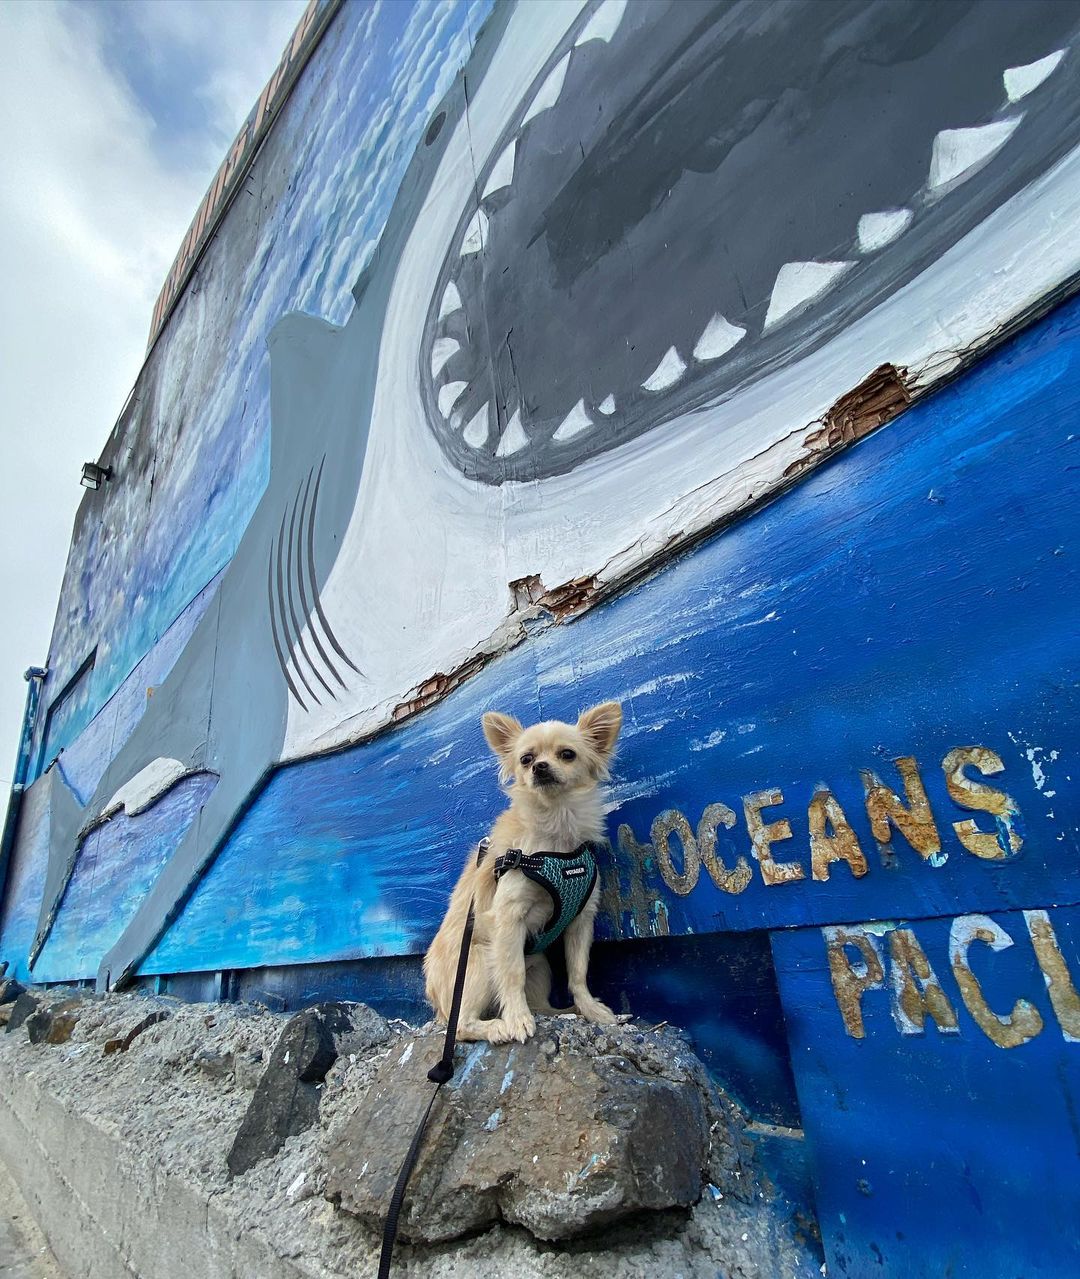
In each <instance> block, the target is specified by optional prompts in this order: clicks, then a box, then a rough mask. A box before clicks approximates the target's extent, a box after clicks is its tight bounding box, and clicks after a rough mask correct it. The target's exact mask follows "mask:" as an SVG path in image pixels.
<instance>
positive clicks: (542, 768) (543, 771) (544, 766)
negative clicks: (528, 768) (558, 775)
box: [532, 759, 551, 777]
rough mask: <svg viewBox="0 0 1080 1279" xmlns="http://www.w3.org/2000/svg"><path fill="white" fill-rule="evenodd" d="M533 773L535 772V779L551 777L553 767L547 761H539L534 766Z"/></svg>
mask: <svg viewBox="0 0 1080 1279" xmlns="http://www.w3.org/2000/svg"><path fill="white" fill-rule="evenodd" d="M532 771H533V776H534V777H550V776H551V765H550V764H549V763H548V762H547V760H546V759H538V760H537V761H536V763H535V764H534V765H533V769H532Z"/></svg>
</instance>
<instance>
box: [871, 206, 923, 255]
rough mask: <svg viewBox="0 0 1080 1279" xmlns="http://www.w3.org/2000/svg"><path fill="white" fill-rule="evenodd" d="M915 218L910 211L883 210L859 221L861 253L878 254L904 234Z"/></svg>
mask: <svg viewBox="0 0 1080 1279" xmlns="http://www.w3.org/2000/svg"><path fill="white" fill-rule="evenodd" d="M914 216H915V214H914V213H912V211H911V210H910V209H882V210H881V211H880V212H878V213H864V214H863V215H862V217H861V218H860V219H859V252H860V253H876V252H877V251H878V250H879V249H883V248H884V247H885V246H886V245H887V244H892V242H893V240H895V239H897V237H898V236H901V235H903V234H904V232H905V231H906V230H907V229H908V227H909V226H910V225H911V219H912V218H913V217H914Z"/></svg>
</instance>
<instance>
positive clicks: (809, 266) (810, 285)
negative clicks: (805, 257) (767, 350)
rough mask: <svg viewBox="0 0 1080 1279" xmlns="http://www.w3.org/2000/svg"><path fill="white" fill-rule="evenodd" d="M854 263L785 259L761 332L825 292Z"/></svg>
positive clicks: (774, 286)
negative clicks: (789, 260) (787, 260)
mask: <svg viewBox="0 0 1080 1279" xmlns="http://www.w3.org/2000/svg"><path fill="white" fill-rule="evenodd" d="M854 265H855V263H854V262H785V263H784V265H783V266H782V267H781V268H780V270H779V272H778V273H777V276H776V283H775V284H774V285H773V291H772V297H770V299H769V310H768V313H767V314H766V316H765V324H764V326H763V331H767V330H769V329H771V328H772V327H773V326H774V325H776V324H779V323H780V321H781V320H786V319H787V317H788V316H789V315H791V314H792V313H793V312H795V311H801V310H802V308H803V307H804V306H807V305H808V304H809V303H810V302H813V301H814V300H815V299H816V298H819V297H821V295H822V294H823V293H825V292H827V291H828V290H829V289H831V288H832V286H833V285H834V284H835V283H836V282H837V280H839V279H840V277H841V276H842V275H844V274H846V273H847V272H848V271H849V270H850V269H851V268H852V267H853V266H854Z"/></svg>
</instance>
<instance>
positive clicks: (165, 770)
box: [101, 755, 188, 817]
mask: <svg viewBox="0 0 1080 1279" xmlns="http://www.w3.org/2000/svg"><path fill="white" fill-rule="evenodd" d="M187 771H188V770H187V769H186V768H185V767H184V765H183V764H181V763H180V761H179V760H178V759H171V758H170V757H169V756H167V755H161V756H159V757H158V758H157V759H155V760H152V761H151V762H150V763H149V764H147V766H146V767H145V768H144V769H142V770H140V771H139V772H138V773H136V774H135V776H134V777H132V778H130V779H129V780H128V781H126V782H125V783H124V784H123V786H121V787H120V789H119V790H118V791H117V792H116V794H115V795H114V796H113V797H112V799H110V800H109V802H108V803H107V804H106V805H105V807H104V809H103V810H102V813H101V816H102V817H109V816H111V815H112V814H113V813H118V812H119V811H120V810H121V809H123V810H124V812H125V813H127V815H128V816H129V817H134V816H135V815H136V813H141V812H143V811H144V810H145V809H147V808H149V807H150V805H151V804H154V803H156V802H157V800H159V799H160V798H161V797H162V795H164V794H165V792H166V791H168V790H172V788H173V787H174V786H175V785H176V783H177V782H178V781H179V780H180V778H181V777H183V776H184V774H185V773H186V772H187Z"/></svg>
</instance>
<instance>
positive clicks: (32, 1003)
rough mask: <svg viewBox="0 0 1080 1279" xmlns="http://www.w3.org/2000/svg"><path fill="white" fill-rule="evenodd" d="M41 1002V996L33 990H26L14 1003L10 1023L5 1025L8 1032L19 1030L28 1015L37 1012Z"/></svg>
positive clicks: (9, 1018)
mask: <svg viewBox="0 0 1080 1279" xmlns="http://www.w3.org/2000/svg"><path fill="white" fill-rule="evenodd" d="M40 1003H41V1000H40V998H39V997H38V996H37V995H35V994H34V992H33V991H32V990H24V991H23V993H22V994H21V995H20V996H19V997H18V999H16V1000H15V1003H14V1004H13V1005H12V1009H11V1016H10V1017H8V1023H7V1026H6V1027H5V1029H6V1030H7V1032H8V1034H10V1033H11V1032H12V1031H13V1030H18V1029H19V1027H20V1026H21V1025H22V1024H23V1022H25V1021H26V1019H27V1018H28V1017H30V1016H32V1015H33V1014H34V1013H35V1012H37V1010H38V1006H39V1005H40Z"/></svg>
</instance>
